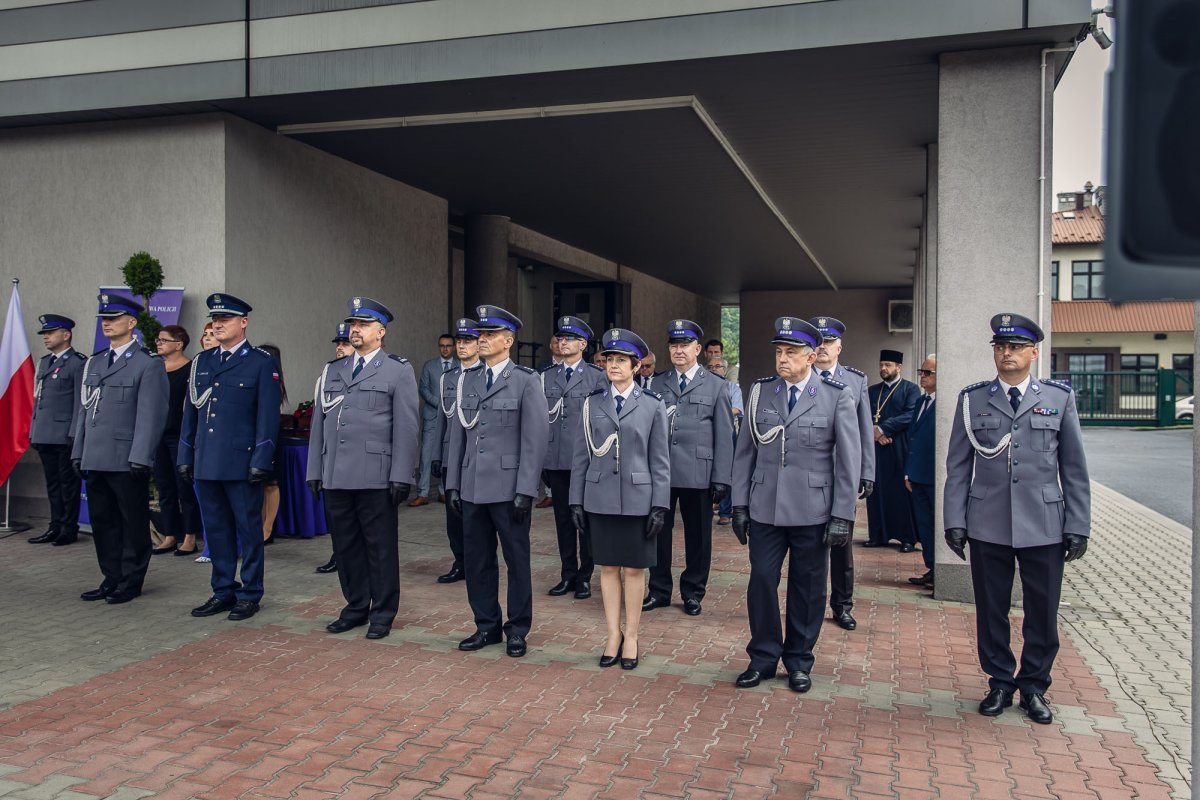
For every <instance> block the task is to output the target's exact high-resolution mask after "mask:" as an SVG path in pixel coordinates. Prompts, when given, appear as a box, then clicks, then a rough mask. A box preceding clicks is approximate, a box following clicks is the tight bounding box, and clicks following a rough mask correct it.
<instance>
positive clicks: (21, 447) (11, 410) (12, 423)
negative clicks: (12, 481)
mask: <svg viewBox="0 0 1200 800" xmlns="http://www.w3.org/2000/svg"><path fill="white" fill-rule="evenodd" d="M32 420H33V357H32V356H30V355H29V340H28V339H26V338H25V320H24V318H23V317H22V316H21V296H20V295H19V294H17V284H16V281H14V282H13V293H12V299H10V300H9V301H8V316H7V317H5V319H4V338H3V339H0V484H3V483H4V482H5V481H7V480H8V476H9V474H10V473H12V469H13V467H14V466H16V463H17V461H18V460H19V459H20V458H21V454H22V453H24V452H25V450H26V448H28V447H29V424H30V422H31V421H32Z"/></svg>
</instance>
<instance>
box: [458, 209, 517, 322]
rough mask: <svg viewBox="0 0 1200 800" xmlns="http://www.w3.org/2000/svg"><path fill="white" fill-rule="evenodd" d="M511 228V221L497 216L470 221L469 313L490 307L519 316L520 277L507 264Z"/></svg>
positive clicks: (465, 270)
mask: <svg viewBox="0 0 1200 800" xmlns="http://www.w3.org/2000/svg"><path fill="white" fill-rule="evenodd" d="M508 228H509V219H508V217H501V216H498V215H495V214H472V215H471V216H469V217H467V224H466V230H465V237H464V238H465V246H466V252H465V261H464V264H463V297H464V298H465V300H466V310H467V311H469V312H473V311H474V309H475V307H476V306H478V305H481V304H484V303H490V304H493V305H498V306H502V307H503V308H506V309H508V310H509V311H511V312H513V313H514V314H517V315H518V316H520V312H519V311H518V310H517V300H518V298H517V274H516V271H515V270H513V269H510V268H509V263H508ZM469 316H474V314H470V315H469Z"/></svg>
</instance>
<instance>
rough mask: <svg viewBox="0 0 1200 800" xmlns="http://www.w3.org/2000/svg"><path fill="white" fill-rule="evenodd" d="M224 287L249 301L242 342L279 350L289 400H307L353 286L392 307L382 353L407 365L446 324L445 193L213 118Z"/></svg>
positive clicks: (431, 351) (425, 354)
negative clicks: (221, 190)
mask: <svg viewBox="0 0 1200 800" xmlns="http://www.w3.org/2000/svg"><path fill="white" fill-rule="evenodd" d="M225 124H226V131H227V134H228V138H227V142H228V145H227V148H226V154H225V155H226V169H225V187H226V198H227V202H226V225H227V231H228V233H227V236H226V259H227V263H228V265H229V267H228V281H227V286H226V289H227V290H228V291H229V292H230V293H232V294H235V295H237V296H239V297H241V298H242V299H244V300H246V301H247V302H249V303H250V304H251V305H253V306H255V309H256V311H255V313H254V314H253V315H252V319H251V341H253V342H256V343H258V342H272V343H274V344H276V345H278V346H279V347H280V349H281V350H282V352H283V362H284V370H285V376H286V378H287V381H288V393H289V395H290V398H291V401H292V404H293V405H295V404H296V403H298V402H300V401H302V400H311V399H312V386H313V382H314V381H315V380H316V376H317V373H318V371H319V370H320V368H321V366H322V365H323V364H324V363H325V362H326V361H328V360H329V359H330V358H332V357H333V345H331V344H330V343H329V340H330V338H331V337H332V335H333V327H334V326H335V325H336V324H337V323H338V322H340V321H342V319H344V318H345V316H346V301H347V300H348V299H349V298H350V297H353V296H354V295H362V296H366V297H372V298H374V299H376V300H379V301H380V302H382V303H383V304H384V305H386V306H387V307H388V308H389V309H391V311H392V313H393V314H395V315H396V320H395V321H394V322H393V323H392V324H391V325H389V326H388V337H387V349H388V351H389V352H392V353H396V354H397V355H402V356H404V357H406V358H408V359H410V360H411V361H412V362H413V363H414V364H415V366H416V368H417V369H418V370H419V369H420V365H421V363H422V361H424V360H425V359H426V358H431V357H432V356H433V355H435V354H436V352H437V336H438V334H439V333H441V332H442V331H443V329H444V328H445V325H446V308H447V298H446V293H447V279H446V263H447V252H448V241H447V227H446V220H447V208H446V201H445V200H443V199H441V198H439V197H435V196H434V195H431V194H427V193H425V192H422V191H419V190H417V189H414V188H412V187H410V186H407V185H405V184H403V183H399V182H398V181H394V180H392V179H390V178H386V177H384V176H382V175H379V174H378V173H375V172H371V171H370V170H367V169H364V168H362V167H359V166H357V165H355V164H351V163H350V162H348V161H344V160H342V159H339V158H335V157H334V156H331V155H329V154H327V153H324V152H321V151H320V150H316V149H314V148H312V147H309V146H307V145H304V144H300V143H299V142H296V141H293V140H291V139H287V138H285V137H281V136H276V135H274V134H272V133H269V132H267V131H265V130H263V129H262V128H259V127H257V126H255V125H252V124H250V123H247V122H244V121H242V120H239V119H237V118H235V117H226V118H225Z"/></svg>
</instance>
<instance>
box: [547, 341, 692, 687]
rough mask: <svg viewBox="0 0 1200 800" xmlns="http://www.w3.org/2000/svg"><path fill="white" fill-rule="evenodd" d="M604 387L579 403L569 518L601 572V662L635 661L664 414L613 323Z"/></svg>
mask: <svg viewBox="0 0 1200 800" xmlns="http://www.w3.org/2000/svg"><path fill="white" fill-rule="evenodd" d="M600 352H601V354H603V355H604V356H605V369H606V371H607V373H608V379H609V381H611V385H609V386H608V387H606V388H602V389H597V390H596V391H595V392H593V393H592V394H590V395H589V396H588V397H587V398H586V399H585V400H584V403H583V413H582V417H583V418H582V423H581V427H582V428H583V430H582V433H583V435H582V436H580V437H579V438H578V439H577V440H576V442H575V457H574V461H573V463H572V467H571V492H570V505H571V516H572V519H573V520H574V521H575V525H576V527H578V528H579V529H580V530H581V531H587V532H589V533H590V534H591V540H592V555H593V557H594V559H595V561H596V563H597V564H599V565H601V569H600V587H601V589H602V590H603V594H604V618H605V621H606V622H607V624H608V641H607V642H606V643H605V647H604V651H603V653H602V654H601V657H600V666H602V667H611V666H612V665H613V664H616V663H617V660H618V658H619V659H620V661H621V668H622V669H634V668H635V667H637V665H638V625H639V624H640V622H641V617H642V594H643V593H644V592H645V588H646V572H645V570H646V568H647V567H652V566H654V564H655V561H656V559H657V547H656V544H657V543H656V541H655V538H656V537H657V536H658V534H659V532H660V531H661V530H662V528H663V523H664V522H665V521H666V518H667V507H668V506H669V505H670V500H671V456H670V451H669V449H668V447H669V446H668V442H667V412H666V408H665V407H664V406H663V404H662V401H661V400H660V398H659V396H658V395H657V394H654V393H653V392H649V391H646V390H645V389H642V388H641V387H640V386H637V385H636V384H634V382H633V376H634V375H636V374H637V370H638V365H639V362H640V360H641V359H642V358H644V357H645V356H646V354H647V353H648V352H650V348H648V347H647V346H646V343H645V342H644V341H642V338H641V337H640V336H638V335H637V334H636V333H634V332H633V331H628V330H624V329H622V328H614V329H612V330H610V331H608V332H607V333H605V334H604V337H603V339H601V350H600ZM622 575H623V576H624V579H625V589H624V592H625V635H624V636H622V635H621V578H622Z"/></svg>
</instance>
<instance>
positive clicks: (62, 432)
mask: <svg viewBox="0 0 1200 800" xmlns="http://www.w3.org/2000/svg"><path fill="white" fill-rule="evenodd" d="M85 361H87V356H85V355H84V354H83V353H81V352H79V351H78V350H75V349H73V348H70V347H68V348H67V349H66V350H63V351H62V353H60V354H59V356H58V357H57V359H56V357H55V355H54V354H53V353H47V354H46V355H44V356H42V358H41V360H40V361H38V366H37V374H36V375H35V376H34V382H33V422H32V424H31V425H30V427H29V442H30V443H31V444H70V443H71V440H72V439H74V438H75V426H76V424H77V423H78V420H77V419H76V417H77V416H78V414H79V379H80V376H81V375H83V363H84V362H85ZM51 362H54V366H50V364H51Z"/></svg>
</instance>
